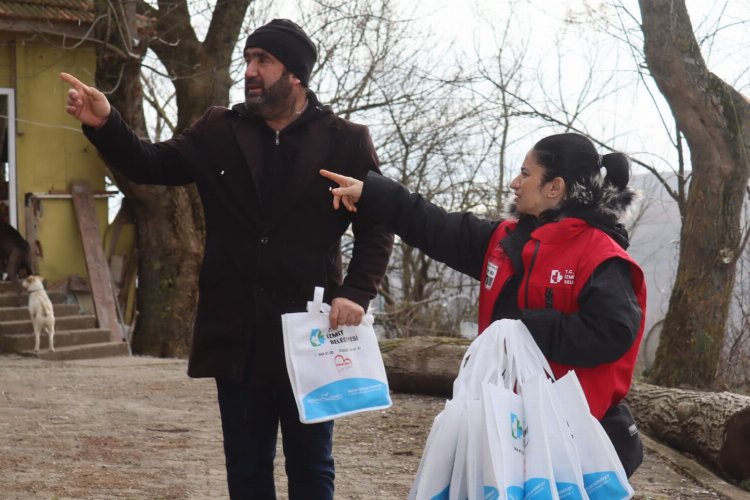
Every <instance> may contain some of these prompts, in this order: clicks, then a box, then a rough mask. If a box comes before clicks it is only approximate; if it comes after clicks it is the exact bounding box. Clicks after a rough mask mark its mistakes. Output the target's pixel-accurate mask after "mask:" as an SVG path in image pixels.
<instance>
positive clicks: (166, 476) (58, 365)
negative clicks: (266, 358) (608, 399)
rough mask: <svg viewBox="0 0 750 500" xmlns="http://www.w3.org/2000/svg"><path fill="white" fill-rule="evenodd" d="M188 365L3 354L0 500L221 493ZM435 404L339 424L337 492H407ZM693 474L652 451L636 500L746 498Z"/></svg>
mask: <svg viewBox="0 0 750 500" xmlns="http://www.w3.org/2000/svg"><path fill="white" fill-rule="evenodd" d="M185 371H186V363H185V361H183V360H163V359H154V358H145V357H122V358H109V359H99V360H87V361H74V362H46V361H39V360H36V359H31V358H21V357H17V356H0V499H3V500H10V499H56V500H63V499H110V498H127V499H226V498H228V495H227V493H226V486H225V476H224V457H223V452H222V439H221V429H220V423H219V415H218V406H217V404H216V388H215V385H214V383H213V380H211V379H199V380H194V379H189V378H188V377H187V376H186V374H185ZM443 404H444V400H442V399H440V398H434V397H426V396H414V395H405V394H394V395H393V407H392V408H390V409H388V410H384V411H377V412H369V413H364V414H359V415H355V416H351V417H347V418H344V419H340V420H338V421H337V423H336V428H335V429H336V430H335V438H334V440H335V441H334V442H335V444H334V446H335V451H334V454H335V458H336V472H337V476H336V491H337V493H336V498H338V499H364V498H367V499H372V498H377V499H403V498H406V496H407V493H408V491H409V487H410V486H411V481H412V479H413V477H414V474H415V472H416V469H417V466H418V464H419V458H420V456H421V453H422V447H423V445H424V441H425V438H426V436H427V433H428V432H429V429H430V426H431V425H432V419H433V418H434V416H435V415H436V414H437V413H438V412H439V411H440V409H441V408H442V406H443ZM281 460H282V453H281V451H279V456H278V458H277V464H280V463H281V462H280V461H281ZM282 471H283V467H282V466H281V465H279V466H278V467H277V490H278V493H279V498H281V499H283V498H286V485H285V480H284V477H283V472H282ZM693 476H695V474H689V473H687V472H686V470H685V469H684V467H683V466H681V465H680V463H679V460H677V461H673V460H672V459H670V458H668V454H664V453H663V452H662V453H659V452H657V451H655V450H652V449H649V450H648V452H647V457H646V461H645V463H644V465H643V466H642V467H641V468H640V469H639V470H638V472H637V473H636V474H635V476H634V477H633V478H632V484H633V486H634V488H635V490H636V494H637V496H636V498H640V499H654V500H657V499H670V500H672V499H701V500H703V499H711V498H750V494H747V496H745V494H744V493H740V494H739V496H732V495H729V496H725V495H723V494H722V493H720V492H719V491H720V490H721V488H718V489H714V488H712V487H711V486H709V485H707V483H706V481H700V480H695V479H693ZM714 479H715V478H714ZM708 484H713V483H710V481H709V483H708ZM716 484H720V483H716Z"/></svg>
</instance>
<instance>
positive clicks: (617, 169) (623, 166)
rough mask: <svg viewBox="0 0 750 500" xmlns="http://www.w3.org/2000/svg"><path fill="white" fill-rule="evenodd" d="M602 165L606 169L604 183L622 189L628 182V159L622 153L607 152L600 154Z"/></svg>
mask: <svg viewBox="0 0 750 500" xmlns="http://www.w3.org/2000/svg"><path fill="white" fill-rule="evenodd" d="M601 162H602V166H603V167H604V168H605V169H606V170H607V176H606V177H605V178H604V183H605V184H611V185H613V186H615V187H616V188H617V190H618V191H623V190H625V188H627V187H628V182H630V159H629V158H628V157H627V155H625V154H623V153H609V154H606V155H604V156H602V159H601Z"/></svg>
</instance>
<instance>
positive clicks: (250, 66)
mask: <svg viewBox="0 0 750 500" xmlns="http://www.w3.org/2000/svg"><path fill="white" fill-rule="evenodd" d="M257 75H258V65H257V64H256V63H255V61H250V62H248V63H247V68H245V76H246V77H251V76H257Z"/></svg>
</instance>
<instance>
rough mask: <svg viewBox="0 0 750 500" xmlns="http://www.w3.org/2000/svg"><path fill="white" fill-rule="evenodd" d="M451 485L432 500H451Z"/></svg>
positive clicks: (431, 499)
mask: <svg viewBox="0 0 750 500" xmlns="http://www.w3.org/2000/svg"><path fill="white" fill-rule="evenodd" d="M450 489H451V485H450V484H449V485H448V486H447V487H446V488H445V489H444V490H443V491H441V492H440V493H438V494H437V495H435V496H434V497H432V498H430V500H448V499H449V498H450Z"/></svg>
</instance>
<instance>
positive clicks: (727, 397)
mask: <svg viewBox="0 0 750 500" xmlns="http://www.w3.org/2000/svg"><path fill="white" fill-rule="evenodd" d="M627 400H628V404H629V405H630V407H631V409H632V410H633V414H634V415H635V417H636V420H637V422H638V425H639V426H640V427H641V429H642V430H643V431H645V432H646V433H648V434H649V435H650V436H653V437H655V438H657V439H658V440H659V441H662V442H664V443H667V444H669V445H670V446H672V447H674V448H677V449H679V450H683V451H686V452H689V453H691V454H693V455H695V456H696V457H698V458H699V459H700V460H701V461H702V462H704V463H706V464H707V465H708V466H710V467H711V468H712V469H715V470H718V471H719V472H720V473H721V475H723V476H724V477H729V478H730V479H734V480H736V481H743V480H745V479H748V478H750V452H748V444H749V443H750V397H747V396H742V395H739V394H733V393H730V392H698V391H689V390H681V389H670V388H665V387H658V386H654V385H650V384H634V385H633V387H632V388H631V389H630V393H629V394H628V398H627Z"/></svg>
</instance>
